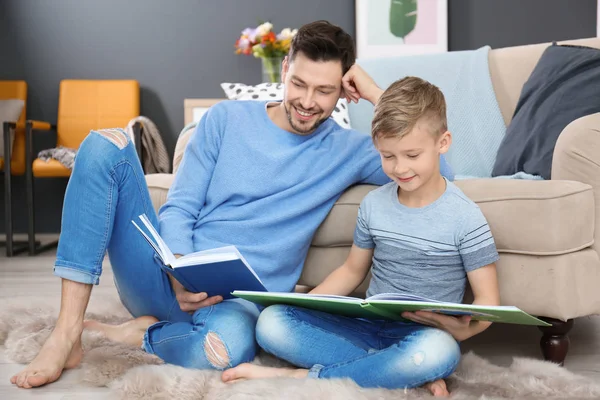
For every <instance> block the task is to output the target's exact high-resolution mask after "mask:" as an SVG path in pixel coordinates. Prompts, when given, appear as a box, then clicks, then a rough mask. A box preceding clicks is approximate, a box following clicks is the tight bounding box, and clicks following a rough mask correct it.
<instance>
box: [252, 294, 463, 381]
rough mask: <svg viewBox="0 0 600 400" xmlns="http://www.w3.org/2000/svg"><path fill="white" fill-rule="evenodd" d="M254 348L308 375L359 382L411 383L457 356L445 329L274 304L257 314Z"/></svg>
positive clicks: (440, 371) (447, 369)
mask: <svg viewBox="0 0 600 400" xmlns="http://www.w3.org/2000/svg"><path fill="white" fill-rule="evenodd" d="M256 339H257V341H258V344H259V345H260V347H262V348H263V349H264V350H265V351H267V352H268V353H271V354H273V355H275V356H277V357H279V358H281V359H283V360H286V361H288V362H290V363H292V364H294V365H296V366H298V367H301V368H306V369H309V372H308V377H309V378H350V379H352V380H353V381H355V382H356V383H357V384H358V385H359V386H362V387H381V388H387V389H398V388H413V387H418V386H422V385H423V384H425V383H427V382H431V381H434V380H437V379H442V378H445V377H447V376H448V375H450V374H451V373H452V372H453V371H454V370H455V369H456V366H457V365H458V362H459V361H460V357H461V352H460V346H459V344H458V343H457V341H456V340H455V339H454V338H453V337H452V336H451V335H450V334H448V333H447V332H445V331H442V330H439V329H436V328H431V327H427V326H424V325H419V324H416V323H413V322H386V321H368V320H363V319H355V318H347V317H341V316H338V315H331V314H327V313H323V312H318V311H311V310H307V309H304V308H299V307H292V306H284V305H274V306H270V307H267V308H266V309H265V310H264V311H263V312H262V313H261V314H260V317H259V319H258V324H257V326H256Z"/></svg>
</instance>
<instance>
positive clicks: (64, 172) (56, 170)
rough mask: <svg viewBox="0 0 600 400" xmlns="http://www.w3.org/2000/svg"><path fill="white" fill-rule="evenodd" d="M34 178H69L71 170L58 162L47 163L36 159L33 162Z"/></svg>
mask: <svg viewBox="0 0 600 400" xmlns="http://www.w3.org/2000/svg"><path fill="white" fill-rule="evenodd" d="M33 176H35V177H36V178H55V177H69V176H71V170H70V169H68V168H67V167H65V166H64V165H62V164H61V163H60V162H58V161H56V160H48V162H46V161H44V160H40V159H39V158H36V159H35V160H34V161H33Z"/></svg>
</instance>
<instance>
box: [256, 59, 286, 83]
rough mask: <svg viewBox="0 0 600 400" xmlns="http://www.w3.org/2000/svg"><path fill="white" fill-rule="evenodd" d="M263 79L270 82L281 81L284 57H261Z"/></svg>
mask: <svg viewBox="0 0 600 400" xmlns="http://www.w3.org/2000/svg"><path fill="white" fill-rule="evenodd" d="M260 60H261V63H262V81H263V82H270V83H279V82H281V62H282V61H283V57H261V59H260Z"/></svg>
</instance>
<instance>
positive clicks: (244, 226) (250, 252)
mask: <svg viewBox="0 0 600 400" xmlns="http://www.w3.org/2000/svg"><path fill="white" fill-rule="evenodd" d="M354 62H355V53H354V44H353V40H352V38H351V37H350V36H349V35H348V34H347V33H345V32H344V31H343V30H342V29H341V28H339V27H337V26H334V25H332V24H330V23H328V22H325V21H318V22H314V23H310V24H308V25H305V26H303V27H302V28H301V29H299V30H298V33H297V35H296V36H295V37H294V39H293V41H292V45H291V50H290V53H289V55H288V57H287V58H286V59H285V61H284V62H283V65H282V80H283V81H284V83H285V94H284V100H283V101H282V102H276V103H265V102H236V101H224V102H221V103H219V104H217V105H216V106H214V107H212V108H211V109H210V110H209V111H208V112H207V113H206V114H205V115H204V116H203V118H202V119H201V121H200V122H199V124H198V126H197V128H196V132H195V133H194V135H193V136H192V138H191V139H190V143H189V144H188V146H187V147H186V150H185V154H184V157H183V159H182V163H181V166H180V168H179V170H178V172H177V175H176V177H175V181H174V183H173V186H172V187H171V189H170V191H169V196H168V199H167V202H166V203H165V205H164V206H163V207H162V209H161V210H160V220H159V218H158V216H157V215H156V213H155V212H154V210H153V208H152V204H151V201H150V196H149V194H148V190H147V187H146V183H145V179H144V176H143V172H142V169H141V166H140V165H139V161H138V160H137V158H136V154H135V150H134V148H133V146H132V144H131V143H130V141H129V139H128V137H127V136H126V135H125V134H124V133H123V131H122V130H117V129H107V130H100V131H97V132H95V131H94V132H92V133H90V135H88V137H87V138H86V139H85V140H84V142H83V143H82V144H81V147H80V149H79V151H78V155H77V161H76V163H75V167H74V170H73V174H72V176H71V179H70V181H69V186H68V187H67V191H66V194H65V205H64V210H65V211H64V213H63V221H62V232H61V240H60V243H59V247H58V252H57V259H56V263H55V274H56V275H57V276H59V277H61V278H63V281H62V283H63V289H62V303H61V310H60V314H59V317H58V321H57V325H56V328H55V329H54V331H53V332H52V334H51V336H50V337H49V338H48V340H47V342H46V343H45V344H44V346H43V348H42V349H41V351H40V353H39V354H38V356H37V357H36V358H35V359H34V360H33V361H32V363H31V364H30V365H29V366H28V367H26V368H25V369H24V370H23V371H21V372H20V373H18V374H17V375H15V376H13V377H12V378H11V382H12V383H14V384H16V385H18V386H19V387H23V388H30V387H35V386H40V385H44V384H46V383H50V382H53V381H55V380H56V379H58V378H59V376H60V374H61V372H62V370H63V369H64V368H70V367H74V366H76V365H77V364H78V363H79V361H80V360H81V356H82V349H81V332H82V330H83V329H84V325H85V327H86V328H87V329H93V330H99V331H102V332H103V333H104V334H106V335H107V336H108V337H109V338H110V339H113V340H116V341H119V342H125V343H130V344H134V345H139V346H142V347H143V348H144V349H145V350H146V351H148V352H150V353H153V354H156V355H158V356H159V357H161V358H162V359H163V360H165V361H166V362H168V363H172V364H177V365H181V366H184V367H190V368H201V369H204V368H214V369H219V370H224V369H226V368H230V367H233V366H236V365H238V364H240V363H242V362H247V361H250V360H252V359H253V358H254V356H255V354H256V348H257V345H256V341H255V339H254V328H255V324H256V320H257V318H258V314H259V311H258V309H257V307H256V306H254V305H253V304H251V303H249V302H245V301H243V300H240V299H236V300H227V301H222V299H221V298H220V297H218V296H215V297H211V298H207V296H206V293H189V292H187V291H186V290H185V289H184V288H183V287H182V286H181V284H179V282H177V281H176V280H175V279H173V278H172V277H170V276H168V275H167V274H165V273H164V272H163V271H162V270H161V269H160V268H159V265H158V261H157V260H156V259H155V258H154V252H153V250H152V249H151V248H150V246H148V244H147V243H146V242H145V240H144V239H143V237H142V236H141V235H140V234H139V232H138V231H137V230H136V228H135V227H134V226H133V224H132V223H131V221H132V220H134V219H136V218H137V217H138V216H139V215H140V214H142V213H145V214H146V215H147V216H148V218H149V219H150V221H151V223H152V224H153V225H154V226H155V227H158V228H159V231H160V233H161V236H163V238H164V239H165V241H166V243H167V245H168V246H169V247H170V248H171V250H172V251H173V252H174V253H175V254H180V255H181V254H187V253H190V252H193V251H200V250H204V249H207V248H214V247H220V246H223V245H226V244H233V245H236V246H237V247H238V249H239V250H240V252H241V253H242V254H243V255H244V257H245V258H246V259H247V260H248V262H249V263H250V265H252V267H253V268H254V269H255V271H256V272H257V274H258V275H259V277H260V278H261V280H262V281H263V283H264V284H265V286H266V288H267V289H268V290H271V291H291V290H293V288H294V285H295V283H296V281H297V279H298V277H299V276H300V272H301V269H302V265H303V262H304V259H305V256H306V253H307V251H308V247H309V245H310V241H311V239H312V236H313V234H314V232H315V230H316V229H317V228H318V226H319V225H320V223H321V222H322V221H323V219H324V218H325V217H326V216H327V213H328V212H329V211H330V209H331V207H332V206H333V204H334V202H335V201H336V199H337V198H338V197H339V196H340V195H341V193H342V192H343V191H344V190H345V189H346V188H348V187H349V186H351V185H353V184H356V183H371V184H378V185H381V184H385V183H387V182H389V178H387V177H386V175H385V174H384V173H383V171H382V170H381V166H380V162H379V155H378V153H377V151H376V150H375V148H374V147H373V144H372V142H371V139H370V138H369V136H367V135H361V134H359V133H358V132H356V131H352V130H345V129H342V128H340V127H339V126H338V125H337V124H336V123H335V122H334V121H333V120H332V119H331V118H329V116H330V115H331V113H332V111H333V110H334V108H335V105H336V102H337V100H338V99H339V98H340V96H344V95H345V96H347V97H348V99H350V100H354V101H358V100H359V99H360V98H364V99H366V100H368V101H371V102H372V103H375V102H376V101H377V99H378V97H379V95H380V94H381V89H379V88H378V87H377V86H376V85H375V84H374V82H373V81H372V80H371V79H370V78H369V77H368V76H367V75H366V74H365V73H364V71H362V70H360V68H358V67H357V66H355V67H352V66H353V64H354ZM351 68H352V69H351ZM342 86H343V87H342ZM444 168H445V170H444V171H445V172H446V174H447V175H451V173H450V172H449V169H448V167H447V166H446V165H445V164H444ZM106 251H108V255H109V258H110V262H111V265H112V269H113V272H114V275H115V283H116V286H117V289H118V291H119V295H120V298H121V301H122V302H123V304H124V305H125V306H126V307H127V309H128V310H129V311H130V312H131V314H132V315H133V316H134V317H136V318H135V319H134V320H132V321H129V322H127V323H125V324H123V325H120V326H109V325H105V324H101V323H98V322H96V321H86V322H85V323H84V321H83V316H84V313H85V309H86V306H87V303H88V300H89V296H90V293H91V289H92V285H94V284H97V283H98V281H99V277H100V274H101V268H102V259H103V256H104V254H105V252H106Z"/></svg>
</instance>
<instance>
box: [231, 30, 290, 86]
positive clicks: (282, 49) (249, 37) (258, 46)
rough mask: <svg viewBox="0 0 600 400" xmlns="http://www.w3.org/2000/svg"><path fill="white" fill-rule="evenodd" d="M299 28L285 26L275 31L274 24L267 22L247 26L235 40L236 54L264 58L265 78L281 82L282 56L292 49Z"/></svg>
mask: <svg viewBox="0 0 600 400" xmlns="http://www.w3.org/2000/svg"><path fill="white" fill-rule="evenodd" d="M296 32H298V30H297V29H294V30H292V29H290V28H285V29H283V30H282V31H281V32H280V33H278V34H275V32H273V24H271V23H270V22H265V23H263V24H260V25H259V26H258V27H256V28H246V29H244V30H243V31H242V34H241V36H240V38H239V39H238V40H236V42H235V52H236V54H244V55H253V56H254V57H256V58H260V59H261V60H262V66H263V80H268V81H270V82H279V79H280V67H281V60H282V58H283V57H284V56H285V55H287V53H288V52H289V51H290V44H291V42H292V38H293V37H294V35H295V34H296Z"/></svg>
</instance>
